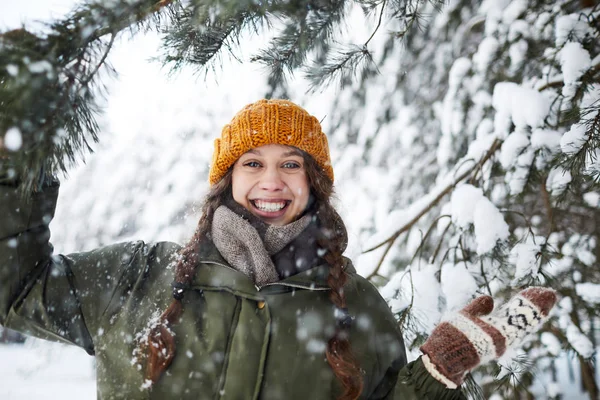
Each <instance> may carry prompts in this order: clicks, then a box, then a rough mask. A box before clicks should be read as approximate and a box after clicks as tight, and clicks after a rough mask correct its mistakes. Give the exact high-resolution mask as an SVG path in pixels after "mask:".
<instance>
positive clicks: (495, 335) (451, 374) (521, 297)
mask: <svg viewBox="0 0 600 400" xmlns="http://www.w3.org/2000/svg"><path fill="white" fill-rule="evenodd" d="M555 303H556V293H555V292H554V290H552V289H546V288H541V287H531V288H528V289H525V290H522V291H521V292H519V293H518V294H517V295H516V296H514V297H512V298H511V299H510V300H509V301H508V303H506V304H505V305H503V306H502V307H500V309H498V310H496V311H494V312H492V310H493V308H494V300H493V299H492V298H491V297H490V296H481V297H478V298H476V299H475V300H473V301H472V302H471V303H469V304H468V305H467V306H466V307H465V308H463V309H462V310H461V311H459V312H458V313H456V314H453V315H452V316H450V317H449V318H448V319H447V320H445V321H443V322H441V323H440V324H439V325H438V326H437V327H436V328H435V329H434V330H433V332H432V333H431V335H430V336H429V339H427V341H426V342H425V344H424V345H423V346H422V347H421V351H422V352H423V353H424V354H425V355H424V356H423V363H424V364H425V368H427V370H428V371H429V373H430V374H431V375H432V376H433V377H434V378H436V379H437V380H438V381H440V382H442V383H444V384H445V385H446V386H447V387H448V388H450V389H454V388H456V387H457V386H458V385H460V384H461V383H462V381H463V379H464V376H465V374H466V373H467V372H469V371H470V370H472V369H473V368H475V367H476V366H477V365H479V364H481V363H484V362H487V361H491V360H493V359H496V358H498V357H500V356H501V355H502V354H504V352H505V351H506V349H507V348H509V347H511V346H516V345H518V344H519V343H521V342H522V341H523V339H524V338H525V336H527V335H528V334H530V333H532V332H534V331H536V330H537V329H538V328H539V327H540V326H541V325H542V323H543V322H544V318H545V317H547V316H548V313H549V312H550V310H551V309H552V307H553V306H554V304H555Z"/></svg>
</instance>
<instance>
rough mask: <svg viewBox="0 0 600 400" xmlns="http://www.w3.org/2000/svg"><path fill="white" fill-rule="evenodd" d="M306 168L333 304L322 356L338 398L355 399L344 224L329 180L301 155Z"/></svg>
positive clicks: (358, 384) (357, 380)
mask: <svg viewBox="0 0 600 400" xmlns="http://www.w3.org/2000/svg"><path fill="white" fill-rule="evenodd" d="M304 159H305V164H306V171H307V175H308V180H309V184H310V187H311V188H312V193H313V196H315V200H316V204H317V212H316V215H317V218H318V220H319V223H320V225H321V227H324V228H325V229H324V230H323V235H322V236H321V237H319V238H318V239H317V244H318V245H319V247H320V248H322V249H323V250H325V254H324V255H323V259H324V260H325V262H326V263H327V264H328V265H329V276H328V277H327V284H328V285H329V287H330V288H331V290H330V291H329V299H330V300H331V302H332V303H333V304H334V305H335V308H336V322H337V324H336V330H335V334H334V335H333V337H332V338H331V339H329V341H328V342H327V351H326V357H327V362H328V363H329V365H330V366H331V369H332V370H333V373H334V374H335V376H336V377H337V378H338V380H339V381H340V382H341V384H342V386H343V388H344V392H343V393H342V394H341V395H340V397H339V398H338V400H354V399H358V397H359V396H360V394H361V393H362V390H363V379H362V373H361V370H360V366H359V364H358V361H357V360H356V358H355V357H354V355H353V354H352V348H351V346H350V341H349V323H348V321H349V319H350V318H349V315H348V309H347V307H346V296H345V295H344V285H345V284H346V282H347V280H348V274H347V273H346V271H345V270H344V261H343V258H342V252H343V250H344V248H345V247H346V242H347V236H346V235H347V234H346V227H345V226H344V223H343V222H342V219H341V218H340V216H339V215H338V213H337V212H336V211H335V209H334V208H333V206H332V205H331V203H330V199H331V197H332V195H333V183H332V182H331V180H330V179H329V178H328V177H327V176H326V175H325V174H324V173H323V172H322V170H321V169H320V168H319V167H318V165H317V164H316V162H315V161H314V160H313V159H312V157H309V156H305V157H304Z"/></svg>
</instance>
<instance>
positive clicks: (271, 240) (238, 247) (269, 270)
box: [211, 205, 312, 287]
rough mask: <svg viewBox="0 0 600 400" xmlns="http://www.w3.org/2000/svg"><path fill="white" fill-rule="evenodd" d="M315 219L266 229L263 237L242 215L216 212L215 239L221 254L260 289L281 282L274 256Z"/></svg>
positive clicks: (222, 209) (223, 208) (305, 218)
mask: <svg viewBox="0 0 600 400" xmlns="http://www.w3.org/2000/svg"><path fill="white" fill-rule="evenodd" d="M311 218H312V217H311V216H310V215H305V216H303V217H302V218H300V219H298V220H297V221H294V222H292V223H290V224H287V225H284V226H274V225H266V224H265V225H266V229H265V230H264V232H263V235H262V237H261V235H260V234H259V232H258V231H257V230H256V228H255V227H254V226H252V225H251V224H250V222H248V220H246V219H244V218H243V217H242V216H241V215H239V214H237V213H236V212H234V211H232V210H231V209H230V208H228V207H227V206H224V205H222V206H220V207H219V208H217V209H216V211H215V215H214V217H213V222H212V229H211V236H212V241H213V243H214V244H215V246H216V247H217V249H218V250H219V253H221V255H222V256H223V258H225V260H227V262H228V263H229V264H230V265H231V266H232V267H233V268H234V269H236V270H238V271H240V272H242V273H244V274H246V275H247V276H248V277H249V278H250V279H252V280H253V281H254V283H255V284H256V285H257V286H259V287H260V286H263V285H265V284H267V283H272V282H277V281H278V280H279V275H278V273H277V270H276V268H275V265H274V264H273V261H272V259H271V256H273V255H274V254H276V253H278V252H279V251H281V250H282V249H283V248H284V247H285V246H286V245H288V244H289V243H290V242H291V241H292V240H294V239H295V238H296V237H297V236H298V235H299V234H300V233H301V232H302V231H304V230H305V229H306V227H307V226H308V225H309V224H310V222H311Z"/></svg>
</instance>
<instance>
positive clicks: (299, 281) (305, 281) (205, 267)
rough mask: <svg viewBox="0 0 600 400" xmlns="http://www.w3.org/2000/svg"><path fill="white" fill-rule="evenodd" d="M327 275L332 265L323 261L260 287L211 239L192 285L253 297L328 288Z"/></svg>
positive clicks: (348, 263) (349, 269)
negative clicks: (227, 259) (230, 262)
mask: <svg viewBox="0 0 600 400" xmlns="http://www.w3.org/2000/svg"><path fill="white" fill-rule="evenodd" d="M344 264H345V267H344V268H345V269H346V272H347V273H349V274H355V273H356V270H355V269H354V267H353V266H352V262H351V261H350V260H349V259H348V258H346V257H344ZM328 275H329V266H328V265H326V264H322V265H319V266H316V267H314V268H311V269H308V270H306V271H303V272H300V273H298V274H295V275H292V276H290V277H287V278H285V279H282V280H280V281H278V282H273V283H270V284H267V285H264V286H262V287H260V288H259V287H257V286H255V285H254V282H252V280H251V279H250V278H248V277H247V276H246V275H245V274H243V273H242V272H239V271H237V270H235V269H233V268H232V267H231V266H229V264H228V263H227V261H225V259H224V258H223V256H221V254H220V253H219V251H218V250H217V249H216V247H215V246H214V245H213V244H212V242H210V241H208V242H205V243H203V245H202V246H201V250H200V266H199V267H198V270H197V272H196V276H195V277H194V280H193V283H192V287H197V288H202V289H203V290H228V291H231V292H239V293H244V294H246V295H248V296H250V297H254V296H257V297H260V294H259V293H275V292H285V291H291V290H294V289H305V290H315V291H316V290H323V291H325V290H329V285H327V277H328Z"/></svg>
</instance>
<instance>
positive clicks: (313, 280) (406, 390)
mask: <svg viewBox="0 0 600 400" xmlns="http://www.w3.org/2000/svg"><path fill="white" fill-rule="evenodd" d="M57 195H58V183H56V184H54V185H51V186H49V187H46V188H45V189H44V190H42V191H41V192H38V193H36V194H34V195H32V197H31V198H30V199H28V200H27V201H22V200H21V199H20V197H19V194H18V193H17V189H16V188H15V187H11V186H6V185H5V186H1V185H0V324H1V325H4V326H6V327H9V328H11V329H15V330H18V331H21V332H24V333H27V334H30V335H34V336H37V337H41V338H45V339H50V340H57V341H61V342H66V343H71V344H74V345H77V346H79V347H81V348H83V349H84V350H85V351H87V352H88V353H89V354H91V355H95V356H96V359H97V363H96V365H97V382H98V385H97V387H98V398H99V399H128V400H134V399H241V400H246V399H286V400H291V399H333V398H335V397H336V394H339V393H340V385H339V383H338V380H337V379H336V377H335V375H334V374H333V372H332V370H331V368H330V366H329V364H328V363H327V361H326V359H325V349H326V345H327V341H328V340H329V338H330V337H331V336H332V333H333V332H334V328H335V318H334V308H333V305H332V303H331V301H330V300H329V298H328V290H329V288H328V286H327V284H326V277H327V268H328V267H327V266H326V265H321V266H318V267H315V268H313V269H310V270H308V271H305V272H302V273H299V274H297V275H294V276H291V277H289V278H287V279H283V280H282V281H280V282H277V283H273V284H269V285H266V286H263V287H262V288H260V289H259V288H257V287H256V286H255V285H254V284H253V283H252V281H251V280H250V279H248V278H247V277H246V276H245V275H244V274H242V273H240V272H238V271H236V270H234V269H232V268H231V267H229V266H228V265H227V263H226V262H225V261H224V259H223V258H222V257H221V255H220V254H219V253H218V251H217V250H216V249H215V248H214V247H210V246H209V247H205V248H204V249H203V250H202V252H203V253H202V254H201V260H202V263H201V265H200V266H199V267H198V269H197V275H196V277H195V278H194V281H193V285H192V287H191V289H190V290H188V291H186V293H185V297H184V299H183V303H184V313H183V316H182V318H181V322H180V323H178V324H176V325H174V326H173V327H172V330H173V332H174V333H175V339H176V351H177V353H176V357H175V359H174V361H173V363H172V364H171V366H170V367H169V368H168V370H167V371H166V373H165V374H163V376H162V377H161V379H160V380H159V381H158V382H157V383H156V384H155V385H154V386H153V387H152V388H151V389H150V390H149V389H148V388H147V385H145V382H144V379H143V367H142V361H141V360H142V358H141V357H140V354H138V353H137V352H136V349H137V348H138V344H139V341H140V340H143V338H144V335H145V334H146V333H147V330H148V327H149V324H150V323H151V321H152V320H153V319H154V318H156V317H157V316H158V315H160V313H162V311H164V310H165V309H166V307H167V306H168V305H169V304H170V303H171V301H172V292H171V286H170V284H171V282H172V281H173V259H174V257H175V256H176V254H177V251H178V250H179V249H180V247H179V246H178V245H176V244H174V243H167V242H161V243H155V244H145V243H143V242H131V243H119V244H115V245H111V246H107V247H103V248H100V249H97V250H93V251H90V252H84V253H77V254H71V255H54V254H53V248H52V245H51V244H50V243H49V238H50V231H49V229H48V225H49V223H50V221H51V219H52V217H53V215H54V208H55V204H56V198H57ZM346 270H347V271H348V272H349V277H350V278H349V282H348V284H347V285H346V286H345V294H346V298H347V303H348V309H349V311H350V313H351V314H352V315H353V316H355V317H356V319H355V321H354V323H353V326H352V328H351V330H350V341H351V345H352V350H353V352H354V354H355V355H356V357H357V358H358V360H359V362H360V365H361V368H362V369H363V371H364V382H365V387H364V391H363V396H362V398H364V399H403V400H409V399H462V398H464V397H463V396H462V394H461V392H460V390H448V389H446V388H445V387H444V386H443V385H442V384H441V383H439V382H437V381H436V380H435V379H433V378H432V377H431V376H430V375H429V374H428V373H427V371H426V370H425V368H424V367H423V364H422V362H421V361H420V360H417V361H415V362H413V363H410V364H408V365H407V364H406V354H405V349H404V343H403V341H402V335H401V332H400V330H399V328H398V324H397V322H396V321H395V320H394V317H393V315H392V314H391V312H390V311H389V308H388V306H387V304H386V302H385V301H384V300H383V299H382V298H381V296H380V295H379V293H378V291H377V290H376V288H375V287H373V286H372V285H371V284H370V283H369V282H367V281H366V280H365V279H363V278H362V277H360V276H359V275H357V274H356V271H355V270H354V268H353V267H352V265H351V263H350V262H349V261H347V265H346Z"/></svg>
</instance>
